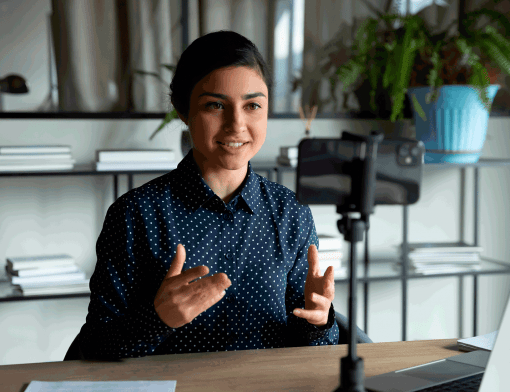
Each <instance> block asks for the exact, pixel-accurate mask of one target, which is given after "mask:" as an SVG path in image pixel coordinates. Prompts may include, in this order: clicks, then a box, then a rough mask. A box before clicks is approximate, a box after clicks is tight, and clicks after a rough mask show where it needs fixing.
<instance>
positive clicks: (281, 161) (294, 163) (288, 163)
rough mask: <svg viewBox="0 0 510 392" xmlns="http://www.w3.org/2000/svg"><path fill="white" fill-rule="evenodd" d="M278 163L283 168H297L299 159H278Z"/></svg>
mask: <svg viewBox="0 0 510 392" xmlns="http://www.w3.org/2000/svg"><path fill="white" fill-rule="evenodd" d="M276 162H277V163H278V164H280V165H282V166H292V167H297V164H298V159H297V158H292V159H289V158H285V157H277V158H276Z"/></svg>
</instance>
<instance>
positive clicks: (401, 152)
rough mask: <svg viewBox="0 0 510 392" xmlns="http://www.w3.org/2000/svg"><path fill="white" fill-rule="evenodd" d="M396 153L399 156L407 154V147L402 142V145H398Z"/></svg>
mask: <svg viewBox="0 0 510 392" xmlns="http://www.w3.org/2000/svg"><path fill="white" fill-rule="evenodd" d="M398 154H399V155H400V156H401V157H405V156H406V155H409V147H408V146H407V145H405V144H404V145H403V146H402V147H400V150H399V152H398Z"/></svg>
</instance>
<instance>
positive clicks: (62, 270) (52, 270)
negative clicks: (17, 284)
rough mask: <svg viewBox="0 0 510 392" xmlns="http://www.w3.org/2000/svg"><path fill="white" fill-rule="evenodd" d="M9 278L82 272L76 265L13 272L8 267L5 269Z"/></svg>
mask: <svg viewBox="0 0 510 392" xmlns="http://www.w3.org/2000/svg"><path fill="white" fill-rule="evenodd" d="M5 269H6V271H7V275H8V276H19V277H27V276H44V275H56V274H68V273H70V272H77V271H79V270H80V267H78V266H77V265H76V264H72V265H62V266H59V267H47V268H28V269H21V270H16V271H12V270H10V269H9V268H7V266H6V267H5Z"/></svg>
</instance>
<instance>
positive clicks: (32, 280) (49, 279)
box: [10, 271, 85, 286]
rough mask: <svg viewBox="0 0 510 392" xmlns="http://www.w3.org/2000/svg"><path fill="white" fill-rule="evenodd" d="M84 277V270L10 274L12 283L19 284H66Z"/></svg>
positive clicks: (81, 279)
mask: <svg viewBox="0 0 510 392" xmlns="http://www.w3.org/2000/svg"><path fill="white" fill-rule="evenodd" d="M84 279H85V272H83V271H77V272H69V273H67V274H57V275H41V276H25V277H21V276H12V277H10V280H11V283H12V284H17V285H20V286H48V285H52V284H59V283H62V282H65V283H66V284H69V283H74V282H78V281H83V280H84Z"/></svg>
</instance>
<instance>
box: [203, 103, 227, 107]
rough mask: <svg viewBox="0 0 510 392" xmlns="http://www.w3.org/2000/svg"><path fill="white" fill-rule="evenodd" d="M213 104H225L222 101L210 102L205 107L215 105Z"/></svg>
mask: <svg viewBox="0 0 510 392" xmlns="http://www.w3.org/2000/svg"><path fill="white" fill-rule="evenodd" d="M213 105H221V106H223V104H222V103H221V102H208V103H207V104H206V105H205V107H206V108H209V107H211V106H213Z"/></svg>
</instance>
